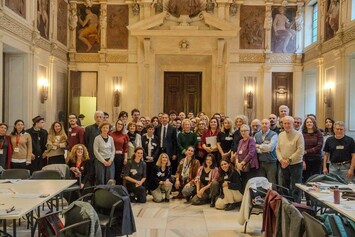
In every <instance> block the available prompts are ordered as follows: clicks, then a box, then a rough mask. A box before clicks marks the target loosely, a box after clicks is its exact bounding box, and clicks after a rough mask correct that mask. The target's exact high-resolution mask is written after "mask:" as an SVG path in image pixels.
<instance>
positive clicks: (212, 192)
mask: <svg viewBox="0 0 355 237" xmlns="http://www.w3.org/2000/svg"><path fill="white" fill-rule="evenodd" d="M216 166H217V165H216V160H215V157H214V155H213V154H208V155H207V156H206V158H205V161H204V162H203V164H202V166H201V167H200V168H199V169H198V172H197V176H196V178H195V184H196V192H197V193H196V195H195V196H194V197H193V198H192V200H191V202H192V205H201V204H205V203H208V202H209V201H210V203H211V207H214V206H215V200H216V197H217V195H218V190H219V184H218V181H217V180H218V176H219V172H218V168H217V167H216Z"/></svg>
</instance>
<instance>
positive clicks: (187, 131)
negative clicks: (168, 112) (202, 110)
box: [177, 119, 197, 160]
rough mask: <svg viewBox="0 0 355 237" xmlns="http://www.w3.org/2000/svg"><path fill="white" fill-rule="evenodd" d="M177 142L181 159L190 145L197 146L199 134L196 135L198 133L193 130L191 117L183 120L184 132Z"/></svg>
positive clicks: (180, 134)
mask: <svg viewBox="0 0 355 237" xmlns="http://www.w3.org/2000/svg"><path fill="white" fill-rule="evenodd" d="M177 144H178V149H179V155H178V159H179V160H181V159H182V157H184V155H185V152H186V149H187V148H188V147H189V146H193V147H196V145H197V135H196V133H194V132H193V131H191V120H190V119H184V120H183V121H182V132H181V133H179V136H178V141H177Z"/></svg>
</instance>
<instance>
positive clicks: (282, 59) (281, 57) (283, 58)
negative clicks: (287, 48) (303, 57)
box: [269, 53, 297, 63]
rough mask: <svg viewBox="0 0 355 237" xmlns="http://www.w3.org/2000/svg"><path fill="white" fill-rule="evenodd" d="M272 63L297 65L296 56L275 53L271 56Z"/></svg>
mask: <svg viewBox="0 0 355 237" xmlns="http://www.w3.org/2000/svg"><path fill="white" fill-rule="evenodd" d="M269 56H270V63H296V59H297V55H296V54H286V53H283V54H281V53H274V54H269Z"/></svg>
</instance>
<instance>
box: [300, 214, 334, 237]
mask: <svg viewBox="0 0 355 237" xmlns="http://www.w3.org/2000/svg"><path fill="white" fill-rule="evenodd" d="M302 215H303V217H304V223H305V226H306V236H307V237H325V236H328V232H327V229H326V228H325V226H324V225H323V223H322V222H320V221H319V220H318V219H316V218H314V217H313V216H311V215H309V214H308V213H307V212H302Z"/></svg>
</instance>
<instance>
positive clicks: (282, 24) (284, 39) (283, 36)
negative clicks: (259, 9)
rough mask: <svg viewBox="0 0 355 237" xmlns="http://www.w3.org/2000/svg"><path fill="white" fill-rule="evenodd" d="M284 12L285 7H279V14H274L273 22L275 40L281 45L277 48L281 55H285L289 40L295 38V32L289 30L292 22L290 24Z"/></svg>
mask: <svg viewBox="0 0 355 237" xmlns="http://www.w3.org/2000/svg"><path fill="white" fill-rule="evenodd" d="M285 11H286V9H285V7H279V13H278V14H276V16H275V18H274V22H273V27H274V33H275V36H276V40H278V41H280V44H281V45H280V46H279V47H280V51H282V53H287V46H288V44H289V42H290V40H291V39H293V38H294V37H295V36H296V32H295V30H293V29H291V28H292V27H293V25H294V22H292V23H290V21H289V19H288V18H287V16H286V15H285ZM279 47H278V48H279Z"/></svg>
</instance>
